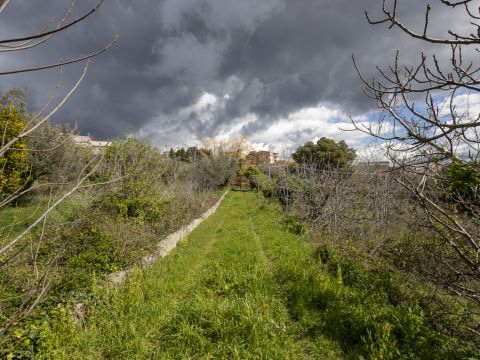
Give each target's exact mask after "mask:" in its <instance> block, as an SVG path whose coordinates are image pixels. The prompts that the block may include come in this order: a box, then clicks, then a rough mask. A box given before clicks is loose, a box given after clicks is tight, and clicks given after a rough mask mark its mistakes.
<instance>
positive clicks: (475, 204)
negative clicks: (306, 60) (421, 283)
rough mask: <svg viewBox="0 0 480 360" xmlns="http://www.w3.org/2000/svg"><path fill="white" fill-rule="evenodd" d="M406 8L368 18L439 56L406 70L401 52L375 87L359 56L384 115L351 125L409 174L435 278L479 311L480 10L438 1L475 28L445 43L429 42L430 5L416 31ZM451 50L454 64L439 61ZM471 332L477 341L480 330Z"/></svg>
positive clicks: (450, 35) (391, 6)
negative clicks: (479, 60) (479, 59)
mask: <svg viewBox="0 0 480 360" xmlns="http://www.w3.org/2000/svg"><path fill="white" fill-rule="evenodd" d="M400 4H401V0H394V1H393V2H388V1H387V0H384V1H383V8H382V12H383V15H384V16H383V18H381V19H379V20H374V19H372V18H371V17H370V16H369V14H368V13H366V17H367V20H368V21H369V23H370V24H373V25H380V24H385V25H387V26H389V28H390V29H399V30H400V31H401V32H403V33H404V34H406V35H407V36H408V37H410V38H412V39H416V40H420V41H422V42H424V43H425V44H428V49H430V48H431V49H433V55H427V54H426V52H422V53H420V56H419V59H418V61H417V62H416V64H415V65H410V64H411V61H412V59H406V61H407V64H409V65H405V64H404V63H402V54H401V52H400V51H398V50H397V51H396V54H395V57H394V60H393V63H392V64H391V65H390V66H388V67H387V68H381V67H377V70H378V76H377V77H375V78H373V79H371V80H370V79H367V78H366V77H365V76H364V75H363V74H362V72H361V71H360V68H359V65H358V63H357V61H356V60H355V57H354V59H353V60H354V65H355V68H356V70H357V72H358V74H359V76H360V78H361V80H362V82H363V84H364V92H365V94H366V95H367V96H369V97H370V98H372V99H373V100H375V102H376V104H377V106H378V107H379V108H380V109H381V110H382V111H381V113H380V114H379V115H378V118H377V121H376V122H372V123H365V122H363V123H360V122H355V121H352V122H353V125H354V127H355V129H356V130H359V131H362V132H365V133H367V134H369V135H372V136H374V137H376V138H378V139H381V140H382V141H384V142H385V144H386V149H387V153H388V156H389V158H390V160H391V161H392V162H393V163H394V164H395V165H396V166H397V168H398V171H399V172H400V173H401V174H403V176H402V178H401V179H399V180H398V181H399V182H400V183H401V184H402V185H403V186H404V187H405V188H406V189H408V190H409V191H410V192H411V193H412V194H413V195H414V199H415V203H416V204H417V205H419V206H420V207H421V208H422V209H423V210H424V214H425V219H426V224H427V225H428V226H429V227H430V229H431V230H432V231H433V234H432V246H431V247H430V250H431V251H432V252H433V253H434V254H435V255H434V256H432V257H431V258H432V259H435V261H436V263H435V264H434V266H435V271H432V272H431V273H430V274H429V276H430V279H431V280H433V281H434V282H435V283H436V284H439V285H442V286H443V288H444V289H448V290H449V291H451V292H452V293H454V294H457V295H459V296H461V297H463V298H467V299H469V300H471V301H474V302H476V303H477V304H480V231H479V230H478V229H479V225H480V207H479V206H480V197H479V186H480V166H479V162H480V114H479V113H478V112H477V113H476V112H475V108H474V107H473V106H472V105H473V102H474V101H475V102H478V101H479V100H480V93H479V92H480V87H479V85H480V78H479V76H480V64H475V62H474V61H472V60H468V59H469V58H473V59H474V58H476V56H478V51H479V48H478V46H479V45H480V24H479V20H480V10H479V9H478V7H477V8H474V4H475V1H474V0H463V1H446V0H438V4H437V6H438V7H441V8H443V9H444V10H445V11H453V10H455V14H456V18H459V14H458V13H457V10H459V9H463V19H465V23H464V24H465V25H467V27H468V26H470V29H469V30H465V32H464V33H461V32H457V31H455V30H453V29H451V28H446V29H444V30H446V34H447V36H445V37H436V36H434V35H431V33H432V30H431V28H432V27H433V26H432V24H434V22H435V20H434V17H433V15H432V9H433V7H432V6H431V5H430V4H428V5H427V7H426V10H425V16H424V21H423V23H421V24H419V25H418V30H416V29H413V28H411V27H409V26H407V25H405V23H404V22H403V21H402V19H400V18H399V16H398V14H399V7H400ZM460 18H461V17H460ZM435 25H437V26H438V25H442V24H438V23H436V24H435ZM446 26H448V24H446ZM426 47H427V46H426ZM445 47H446V49H447V50H448V51H449V54H450V56H449V58H448V59H445V58H444V56H440V55H438V54H439V53H440V51H443V50H444V49H445ZM455 172H457V173H455ZM459 173H461V174H460V175H459ZM466 174H467V175H469V177H468V179H467V177H466ZM458 177H460V178H461V179H459V178H458ZM456 178H457V180H458V181H460V182H461V185H462V186H461V187H462V189H463V190H461V191H459V189H458V187H456V186H455V181H456ZM475 179H476V180H475ZM458 181H457V185H458ZM434 234H436V235H434ZM471 331H472V332H473V333H477V335H478V331H479V329H471Z"/></svg>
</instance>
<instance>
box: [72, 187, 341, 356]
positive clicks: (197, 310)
mask: <svg viewBox="0 0 480 360" xmlns="http://www.w3.org/2000/svg"><path fill="white" fill-rule="evenodd" d="M258 201H259V200H258V199H257V198H256V197H255V195H254V194H241V193H230V194H229V195H228V196H227V197H226V199H225V201H224V202H223V203H222V205H221V207H220V208H219V210H218V211H217V212H216V213H215V214H214V215H212V216H211V217H210V218H209V219H208V220H207V221H205V222H204V223H203V224H202V225H201V226H200V227H199V228H198V229H196V230H195V231H194V232H193V233H192V234H191V235H190V236H189V237H188V239H187V240H186V241H185V242H183V243H182V244H181V245H180V246H179V247H178V248H177V249H175V250H174V251H173V252H172V253H171V255H169V256H168V257H166V258H165V259H163V260H161V261H160V262H159V263H158V264H157V265H156V266H154V267H153V268H151V269H149V270H147V271H146V272H144V273H138V274H135V275H134V276H133V277H132V278H131V279H130V280H129V281H128V283H127V284H126V285H125V286H124V287H122V288H120V289H111V290H109V292H108V293H107V294H104V295H103V297H102V298H103V301H104V303H103V304H102V305H101V306H99V307H98V310H97V312H94V313H90V322H89V325H88V328H87V330H86V331H82V333H80V334H78V336H79V339H78V348H77V349H68V350H66V351H65V353H64V354H68V356H69V357H70V358H72V357H77V358H82V359H188V358H191V359H213V358H215V359H302V358H318V359H328V358H337V356H335V354H338V353H340V349H339V347H338V346H336V345H335V344H334V343H332V342H330V341H327V340H325V339H321V341H320V342H319V341H316V340H315V341H314V340H312V339H308V338H305V337H303V336H302V329H301V328H300V327H299V325H298V324H297V323H296V322H294V321H292V320H291V317H290V314H289V310H288V309H287V306H286V298H285V296H284V294H283V292H282V289H281V288H280V287H279V285H278V284H277V279H276V275H275V271H274V269H275V264H274V261H275V256H274V252H275V249H276V248H277V246H275V244H274V243H272V239H273V240H275V242H277V241H279V242H283V244H284V245H285V246H286V245H287V243H288V242H291V241H292V238H296V236H294V235H292V234H289V233H287V232H285V231H284V230H283V229H281V228H280V226H279V224H278V223H276V224H273V229H272V224H271V221H272V213H271V212H270V211H262V210H261V209H260V207H259V204H258V203H257V202H258ZM267 238H268V239H269V241H267V242H264V239H267ZM297 240H298V239H297ZM267 248H268V249H267ZM270 256H271V257H270ZM320 345H321V346H320ZM74 353H76V354H77V355H76V356H74V355H73V354H74Z"/></svg>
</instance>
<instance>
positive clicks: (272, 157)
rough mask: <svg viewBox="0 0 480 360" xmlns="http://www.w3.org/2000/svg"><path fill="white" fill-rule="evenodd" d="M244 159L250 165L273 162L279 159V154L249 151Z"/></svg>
mask: <svg viewBox="0 0 480 360" xmlns="http://www.w3.org/2000/svg"><path fill="white" fill-rule="evenodd" d="M245 160H246V162H247V164H252V165H263V164H274V163H276V162H278V161H279V160H280V155H278V153H274V152H270V151H250V152H249V153H248V155H247V157H246V158H245Z"/></svg>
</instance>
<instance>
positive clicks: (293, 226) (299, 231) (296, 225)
mask: <svg viewBox="0 0 480 360" xmlns="http://www.w3.org/2000/svg"><path fill="white" fill-rule="evenodd" d="M282 225H283V226H284V228H285V230H287V231H288V232H291V233H292V234H296V235H303V234H305V233H306V231H307V230H306V229H305V225H303V224H302V223H300V222H298V221H297V220H296V219H295V218H293V217H291V216H285V217H284V219H283V221H282Z"/></svg>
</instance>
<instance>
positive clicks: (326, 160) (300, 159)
mask: <svg viewBox="0 0 480 360" xmlns="http://www.w3.org/2000/svg"><path fill="white" fill-rule="evenodd" d="M292 158H293V159H294V160H295V161H296V162H297V163H299V164H303V165H314V166H316V167H317V168H322V169H332V168H334V169H335V168H345V167H347V166H348V165H350V164H351V163H352V161H353V160H355V158H356V154H355V150H353V149H351V148H349V147H348V145H347V144H346V143H345V141H343V140H341V141H339V142H336V141H335V140H333V139H328V138H325V137H322V138H321V139H320V140H318V141H317V142H316V143H314V142H312V141H309V142H307V143H306V144H304V145H302V146H300V147H299V148H298V149H297V150H296V151H295V152H294V153H293V154H292Z"/></svg>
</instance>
